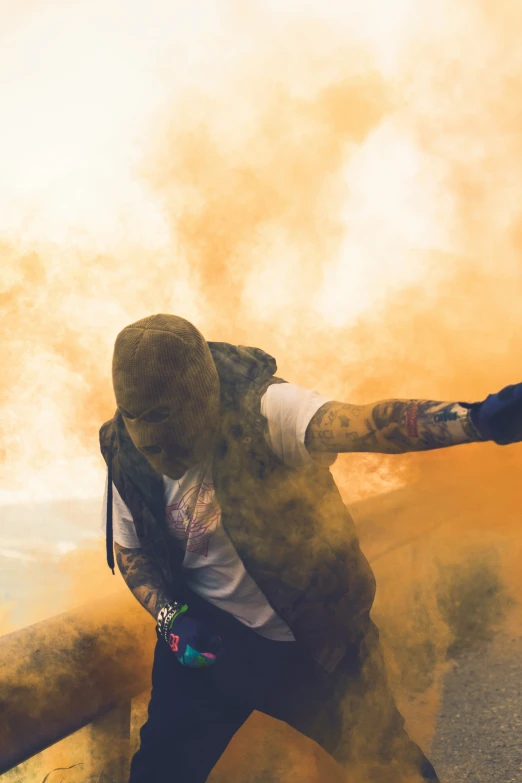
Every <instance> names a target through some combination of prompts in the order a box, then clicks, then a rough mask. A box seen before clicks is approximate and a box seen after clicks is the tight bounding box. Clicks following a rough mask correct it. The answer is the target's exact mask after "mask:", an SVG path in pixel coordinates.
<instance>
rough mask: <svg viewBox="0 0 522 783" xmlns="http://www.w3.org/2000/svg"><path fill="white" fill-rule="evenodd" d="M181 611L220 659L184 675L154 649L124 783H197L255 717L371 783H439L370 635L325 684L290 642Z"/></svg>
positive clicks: (206, 613) (222, 617)
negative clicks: (411, 781) (359, 771)
mask: <svg viewBox="0 0 522 783" xmlns="http://www.w3.org/2000/svg"><path fill="white" fill-rule="evenodd" d="M188 603H189V611H190V613H191V615H192V616H193V617H196V618H197V619H200V620H202V621H204V622H206V623H207V624H208V625H210V626H212V627H214V628H215V629H216V631H218V632H219V634H220V635H221V637H222V639H223V644H224V648H225V650H226V653H225V655H223V657H221V658H220V659H219V660H218V661H217V662H216V663H215V664H214V665H212V666H209V667H206V668H202V669H191V668H188V667H186V666H183V665H182V664H180V663H179V662H178V661H177V659H176V658H175V656H174V655H173V653H172V652H171V650H170V648H169V647H168V646H167V645H166V644H165V642H163V641H159V642H158V643H157V645H156V651H155V656H154V666H153V670H152V694H151V700H150V704H149V714H148V720H147V722H146V723H145V725H144V726H143V727H142V729H141V734H140V736H141V745H140V748H139V750H138V752H137V753H136V754H135V756H134V758H133V760H132V765H131V774H130V781H129V783H204V781H205V780H206V779H207V777H208V775H209V774H210V771H211V770H212V768H213V767H214V765H215V764H216V763H217V761H218V759H219V757H220V756H221V755H222V753H223V752H224V750H225V748H226V747H227V745H228V743H229V742H230V740H231V739H232V737H233V735H234V734H235V733H236V731H237V730H238V729H239V728H240V727H241V725H242V724H243V723H244V722H245V721H246V720H247V718H248V717H249V715H250V714H251V713H252V711H253V710H258V711H259V712H263V713H266V714H267V715H270V716H272V717H274V718H277V719H278V720H282V721H285V722H286V723H288V724H289V725H290V726H293V727H294V728H295V729H297V730H298V731H299V732H301V733H302V734H304V735H305V736H307V737H310V738H311V739H312V740H314V741H315V742H317V743H318V744H319V745H321V747H323V748H324V749H325V750H326V751H327V752H328V753H330V755H331V756H333V758H334V759H336V761H338V763H340V764H341V765H343V766H347V765H349V764H350V763H352V762H353V761H354V759H357V760H359V761H360V762H361V763H364V765H365V769H366V770H368V773H367V774H368V775H369V777H368V778H367V779H368V780H369V781H376V783H380V781H381V780H382V781H386V783H388V781H389V782H390V783H395V781H397V783H399V781H402V780H403V776H404V777H406V776H407V775H408V774H410V775H411V774H412V772H413V771H414V770H416V771H418V773H419V775H420V779H421V780H427V781H432V782H433V783H437V781H438V778H437V776H436V774H435V772H434V770H433V767H432V766H431V764H430V763H429V761H428V760H427V759H426V757H425V756H424V755H423V753H422V751H421V750H420V748H419V747H418V746H417V745H415V743H413V742H412V741H411V740H410V739H409V737H408V735H407V734H406V732H405V730H404V721H403V719H402V717H401V715H400V714H399V712H398V711H397V709H396V707H395V704H394V702H393V699H392V696H391V694H390V692H389V689H388V687H387V684H386V676H385V672H384V663H383V661H382V656H381V652H380V645H379V641H378V633H377V630H376V628H375V626H372V627H371V628H370V631H369V633H368V634H367V636H366V638H365V640H364V642H363V643H362V645H361V646H360V647H358V648H357V650H354V651H353V652H352V653H351V654H349V655H347V656H345V658H344V659H343V661H342V662H341V663H340V664H339V666H338V667H337V669H336V670H335V672H334V673H333V674H330V675H327V674H326V673H324V672H322V671H321V670H320V669H319V667H318V666H317V665H316V664H315V663H314V661H313V660H312V659H311V658H310V656H309V655H308V654H307V653H306V651H305V650H304V649H303V648H302V646H301V645H300V644H298V643H297V642H274V641H271V640H269V639H265V638H264V637H262V636H260V635H259V634H257V633H256V632H255V631H252V630H251V629H249V628H247V627H246V626H244V625H243V624H242V623H240V622H238V621H237V620H235V618H233V617H232V616H231V615H230V614H228V613H226V612H222V611H221V610H219V609H217V608H216V607H214V606H212V605H211V604H209V603H207V602H206V601H202V600H201V599H199V598H198V597H197V596H191V598H190V602H188ZM231 783H233V782H232V781H231ZM238 783H239V782H238Z"/></svg>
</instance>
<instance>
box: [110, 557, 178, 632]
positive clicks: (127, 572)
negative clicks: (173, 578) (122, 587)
mask: <svg viewBox="0 0 522 783" xmlns="http://www.w3.org/2000/svg"><path fill="white" fill-rule="evenodd" d="M114 549H115V551H116V562H117V563H118V568H119V569H120V572H121V575H122V577H123V579H124V580H125V582H126V583H127V586H128V587H129V589H130V590H131V591H132V593H133V594H134V596H135V597H136V598H137V600H138V601H139V602H140V604H141V605H142V606H143V607H145V609H146V610H147V611H148V612H150V614H151V615H152V616H153V617H154V618H155V617H157V616H158V612H159V610H160V609H161V608H162V607H163V606H165V604H167V603H169V601H171V600H172V599H171V597H170V596H169V595H168V591H167V587H166V585H165V580H164V579H163V575H162V573H161V571H160V569H159V568H158V566H157V565H156V564H155V563H154V561H153V560H151V559H150V557H149V556H148V555H147V554H145V553H144V552H143V550H142V549H126V548H124V547H121V546H120V545H119V544H116V543H115V544H114Z"/></svg>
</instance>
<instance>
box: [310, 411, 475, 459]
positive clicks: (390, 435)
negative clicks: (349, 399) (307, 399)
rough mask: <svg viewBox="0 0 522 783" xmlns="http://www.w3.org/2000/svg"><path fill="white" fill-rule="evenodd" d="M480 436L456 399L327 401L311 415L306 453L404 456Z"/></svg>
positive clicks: (469, 440) (452, 444) (466, 441)
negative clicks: (372, 453)
mask: <svg viewBox="0 0 522 783" xmlns="http://www.w3.org/2000/svg"><path fill="white" fill-rule="evenodd" d="M479 440H482V439H481V438H480V436H479V434H478V433H477V431H476V430H475V427H474V426H473V424H472V422H471V419H470V417H469V410H468V409H467V408H464V407H463V406H462V405H460V404H459V403H458V402H434V401H432V400H383V401H382V402H377V403H372V404H370V405H348V404H345V403H342V402H327V403H326V405H323V406H322V407H321V408H319V410H318V411H317V413H316V414H315V416H314V417H313V418H312V420H311V422H310V424H309V425H308V428H307V430H306V436H305V445H306V447H307V449H308V451H310V452H314V451H315V452H318V451H328V452H337V453H339V452H348V451H372V452H378V453H381V454H402V453H404V452H407V451H427V450H428V449H441V448H444V447H445V446H456V445H458V444H459V443H471V442H473V441H479Z"/></svg>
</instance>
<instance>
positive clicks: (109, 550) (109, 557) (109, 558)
mask: <svg viewBox="0 0 522 783" xmlns="http://www.w3.org/2000/svg"><path fill="white" fill-rule="evenodd" d="M107 467H108V476H107V517H106V518H107V536H106V546H107V565H108V566H109V568H110V569H111V571H112V573H113V575H114V547H113V542H112V451H111V452H110V454H109V459H108V460H107Z"/></svg>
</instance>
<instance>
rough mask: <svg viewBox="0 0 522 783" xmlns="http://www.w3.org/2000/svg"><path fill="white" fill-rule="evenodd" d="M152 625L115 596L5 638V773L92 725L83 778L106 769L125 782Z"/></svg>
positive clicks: (1, 732)
mask: <svg viewBox="0 0 522 783" xmlns="http://www.w3.org/2000/svg"><path fill="white" fill-rule="evenodd" d="M152 624H153V620H152V618H150V617H149V616H148V615H147V613H146V612H144V611H143V609H142V608H141V607H140V606H139V604H138V603H137V602H136V600H135V599H134V598H133V596H131V595H130V593H129V595H128V596H127V595H121V594H117V595H116V594H115V595H110V596H108V597H107V599H103V600H101V601H95V602H92V603H90V604H88V605H86V606H83V607H81V608H79V609H78V610H75V611H71V612H67V613H64V614H61V615H58V616H56V617H52V618H50V619H48V620H44V621H42V622H39V623H36V624H35V625H31V626H28V627H26V628H23V629H21V630H19V631H15V632H13V633H10V634H6V635H5V636H2V637H0V775H1V774H4V773H5V772H7V771H8V770H10V769H12V768H13V767H15V766H17V765H18V764H21V763H22V762H23V761H25V760H27V759H29V758H31V757H32V756H34V755H35V754H37V753H40V752H41V751H42V750H44V749H45V748H48V747H49V746H51V745H54V744H55V743H57V742H59V741H60V740H62V739H63V738H65V737H67V736H68V735H70V734H72V733H73V732H75V731H77V730H78V729H81V728H83V727H84V726H88V725H89V753H88V754H87V758H88V760H87V762H86V763H87V764H88V765H89V766H90V769H85V768H84V770H83V779H84V780H86V781H87V780H91V779H92V780H96V777H99V774H98V772H99V770H101V769H102V768H103V780H110V781H111V783H120V781H121V783H124V780H125V778H126V775H127V770H128V762H129V740H130V715H131V699H132V698H133V697H134V696H137V695H138V694H140V693H142V692H143V691H145V690H147V689H149V688H150V674H151V666H152V658H153V649H154V642H155V634H154V633H151V630H152V629H151V625H152ZM97 770H98V772H97Z"/></svg>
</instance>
